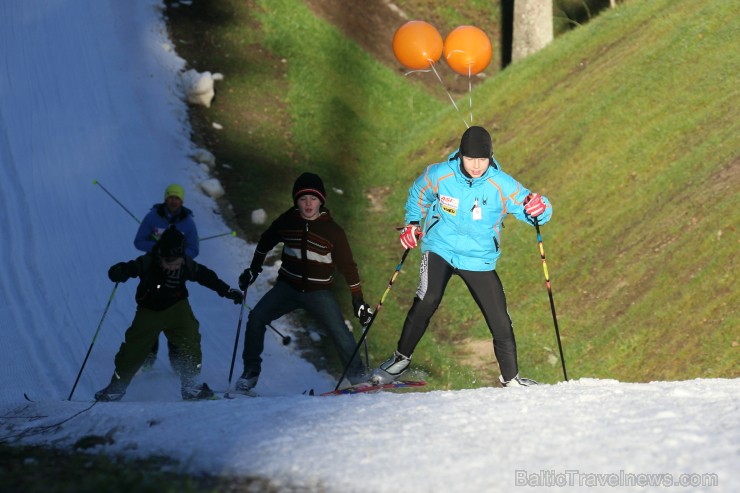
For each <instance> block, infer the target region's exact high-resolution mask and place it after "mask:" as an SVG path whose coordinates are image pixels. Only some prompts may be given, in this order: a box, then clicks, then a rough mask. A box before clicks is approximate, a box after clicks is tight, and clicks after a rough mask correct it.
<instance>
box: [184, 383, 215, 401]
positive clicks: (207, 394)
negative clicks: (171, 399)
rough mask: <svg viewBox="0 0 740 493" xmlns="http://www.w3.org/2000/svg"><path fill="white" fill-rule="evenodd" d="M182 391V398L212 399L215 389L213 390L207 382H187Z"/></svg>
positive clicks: (192, 399)
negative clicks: (188, 383)
mask: <svg viewBox="0 0 740 493" xmlns="http://www.w3.org/2000/svg"><path fill="white" fill-rule="evenodd" d="M180 392H181V393H182V400H184V401H197V400H202V399H212V398H213V396H214V393H213V390H211V388H210V387H209V386H208V384H207V383H202V384H190V385H187V384H186V385H183V386H182V387H181V388H180Z"/></svg>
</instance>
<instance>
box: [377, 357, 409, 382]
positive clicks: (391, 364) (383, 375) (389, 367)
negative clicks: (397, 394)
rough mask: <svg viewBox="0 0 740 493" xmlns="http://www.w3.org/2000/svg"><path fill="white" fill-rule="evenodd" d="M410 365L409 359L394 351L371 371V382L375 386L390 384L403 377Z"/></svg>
mask: <svg viewBox="0 0 740 493" xmlns="http://www.w3.org/2000/svg"><path fill="white" fill-rule="evenodd" d="M410 364H411V357H410V356H408V357H407V356H404V355H403V354H401V353H399V352H398V351H395V352H394V353H393V356H391V357H390V358H388V359H387V360H386V361H385V362H384V363H383V364H381V365H380V367H378V368H376V369H375V370H374V371H373V375H372V378H371V380H370V381H371V382H372V383H374V384H375V385H382V384H385V383H391V382H393V381H395V380H398V378H399V377H400V376H401V375H403V373H404V372H405V371H406V370H407V369H408V367H409V365H410Z"/></svg>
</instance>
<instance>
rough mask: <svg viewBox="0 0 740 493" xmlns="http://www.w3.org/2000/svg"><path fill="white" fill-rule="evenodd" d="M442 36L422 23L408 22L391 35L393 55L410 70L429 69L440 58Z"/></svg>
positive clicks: (433, 28) (431, 27)
mask: <svg viewBox="0 0 740 493" xmlns="http://www.w3.org/2000/svg"><path fill="white" fill-rule="evenodd" d="M442 47H443V43H442V35H441V34H439V31H437V28H436V27H434V26H432V25H431V24H429V23H428V22H424V21H408V22H407V23H406V24H404V25H402V26H401V27H399V28H398V29H397V30H396V33H395V34H394V35H393V53H394V54H395V55H396V58H397V59H398V61H399V62H401V64H402V65H404V66H405V67H406V68H409V69H412V70H421V69H425V68H429V67H430V65H431V64H433V63H437V61H438V60H439V57H441V56H442Z"/></svg>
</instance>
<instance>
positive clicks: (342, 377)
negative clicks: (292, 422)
mask: <svg viewBox="0 0 740 493" xmlns="http://www.w3.org/2000/svg"><path fill="white" fill-rule="evenodd" d="M410 251H411V249H410V248H407V249H406V251H404V252H403V256H402V257H401V261H400V262H399V263H398V265H397V266H396V270H394V271H393V275H392V276H391V279H390V281H388V286H387V287H386V288H385V291H384V292H383V296H381V297H380V302H379V303H378V305H377V306H376V307H375V312H373V315H372V317H370V321H369V322H368V323H367V325H366V326H365V327H364V330H363V331H362V336H360V340H359V342H358V343H357V345H356V346H355V350H354V352H353V353H352V356H351V357H350V358H349V361H347V365H346V366H345V367H344V371H343V372H342V376H341V377H339V381H338V382H337V386H336V387H334V390H339V385H341V383H342V380H344V377H346V376H347V372H348V371H349V366H350V365H351V364H352V360H354V359H355V356H357V352H358V351H359V350H360V347H361V346H362V343H363V342H365V339H366V338H367V333H368V332H370V327H371V326H372V325H373V322H375V317H377V316H378V312H379V311H380V309H381V308H382V307H383V302H384V301H385V297H386V296H388V293H389V292H390V290H391V287H393V283H394V282H395V280H396V277H398V273H399V272H401V267H403V263H404V262H405V261H406V257H407V256H408V254H409V252H410Z"/></svg>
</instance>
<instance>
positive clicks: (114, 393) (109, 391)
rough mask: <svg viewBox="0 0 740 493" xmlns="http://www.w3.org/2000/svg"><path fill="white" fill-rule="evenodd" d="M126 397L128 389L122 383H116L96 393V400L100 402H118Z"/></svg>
mask: <svg viewBox="0 0 740 493" xmlns="http://www.w3.org/2000/svg"><path fill="white" fill-rule="evenodd" d="M124 395H126V388H125V387H124V386H123V385H121V383H120V382H118V381H114V382H111V383H109V384H108V386H107V387H106V388H104V389H102V390H98V391H97V392H95V400H96V401H99V402H116V401H120V400H121V399H123V396H124Z"/></svg>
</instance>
